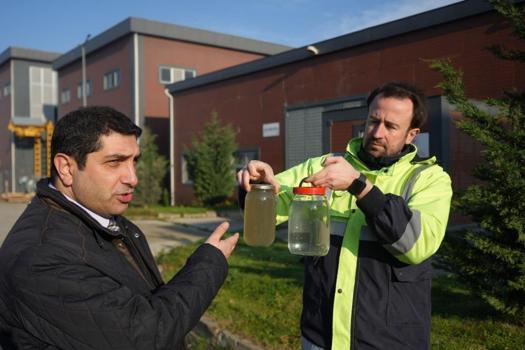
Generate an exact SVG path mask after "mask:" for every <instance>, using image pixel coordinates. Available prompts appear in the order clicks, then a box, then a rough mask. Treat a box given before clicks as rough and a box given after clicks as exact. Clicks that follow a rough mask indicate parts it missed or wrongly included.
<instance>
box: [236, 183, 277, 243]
mask: <svg viewBox="0 0 525 350" xmlns="http://www.w3.org/2000/svg"><path fill="white" fill-rule="evenodd" d="M251 188H252V189H251V191H250V192H248V194H247V195H246V199H245V202H244V233H243V237H244V241H245V242H246V244H248V245H251V246H263V247H267V246H269V245H271V244H272V243H273V241H274V240H275V204H276V200H275V195H274V193H273V186H272V185H269V184H254V185H251Z"/></svg>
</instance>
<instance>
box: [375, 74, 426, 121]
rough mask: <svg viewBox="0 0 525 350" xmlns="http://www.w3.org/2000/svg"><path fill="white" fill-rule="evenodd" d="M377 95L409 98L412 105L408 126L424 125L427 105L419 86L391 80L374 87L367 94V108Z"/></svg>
mask: <svg viewBox="0 0 525 350" xmlns="http://www.w3.org/2000/svg"><path fill="white" fill-rule="evenodd" d="M378 95H382V96H383V97H395V98H409V99H410V100H411V101H412V104H413V105H414V113H413V114H412V121H411V122H410V128H411V129H414V128H420V127H422V126H423V125H425V122H426V121H427V117H428V105H427V99H426V96H425V94H424V93H423V91H421V90H420V89H419V88H417V87H415V86H413V85H411V84H408V83H403V82H391V83H387V84H385V85H381V86H379V87H377V88H375V89H374V90H373V91H372V92H371V93H370V95H369V96H368V98H367V100H366V104H367V105H368V108H370V105H371V104H372V102H373V101H374V99H375V98H376V96H378Z"/></svg>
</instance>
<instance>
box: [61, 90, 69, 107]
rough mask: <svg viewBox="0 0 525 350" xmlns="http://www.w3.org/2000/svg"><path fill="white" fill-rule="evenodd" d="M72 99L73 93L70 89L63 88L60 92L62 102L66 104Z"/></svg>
mask: <svg viewBox="0 0 525 350" xmlns="http://www.w3.org/2000/svg"><path fill="white" fill-rule="evenodd" d="M70 100H71V93H70V91H69V89H64V90H62V92H61V93H60V103H62V104H63V105H64V104H66V103H69V101H70Z"/></svg>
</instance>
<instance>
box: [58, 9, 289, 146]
mask: <svg viewBox="0 0 525 350" xmlns="http://www.w3.org/2000/svg"><path fill="white" fill-rule="evenodd" d="M82 48H84V58H85V75H86V102H87V105H110V106H112V107H114V108H116V109H118V110H119V111H121V112H123V113H124V114H126V115H128V116H129V117H130V118H132V119H133V120H134V121H135V123H136V124H137V125H140V126H144V125H146V126H148V127H150V128H151V129H152V130H153V131H154V132H155V133H156V134H157V135H158V139H157V141H158V144H159V148H160V150H161V152H164V154H165V155H168V153H169V120H168V116H169V99H168V96H167V95H166V94H165V84H169V83H173V82H176V81H180V80H185V79H188V78H193V77H196V76H200V75H203V74H206V73H209V72H212V71H216V70H219V69H223V68H225V67H229V66H234V65H237V64H241V63H244V62H249V61H253V60H255V59H259V58H262V57H266V56H269V55H273V54H276V53H279V52H282V51H285V50H288V49H289V47H287V46H283V45H277V44H273V43H268V42H263V41H258V40H252V39H247V38H243V37H238V36H232V35H225V34H220V33H216V32H210V31H205V30H200V29H195V28H188V27H182V26H178V25H173V24H168V23H161V22H156V21H151V20H147V19H141V18H134V17H130V18H127V19H126V20H124V21H122V22H120V23H118V24H116V25H115V26H113V27H111V28H109V29H107V30H106V31H104V32H103V33H101V34H99V35H97V36H95V37H93V38H91V39H89V40H87V41H86V42H85V43H84V44H82V45H79V46H77V47H75V48H74V49H72V50H71V51H69V52H67V53H65V54H64V55H62V56H60V57H59V58H57V59H56V60H55V61H54V63H53V68H54V69H55V70H56V71H57V72H58V86H59V87H58V89H59V97H60V101H59V106H58V116H59V118H60V117H61V116H63V115H65V114H66V113H68V112H70V111H72V110H74V109H77V108H78V107H80V106H82V103H83V94H82V86H83V85H82V82H83V80H82V73H83V69H82Z"/></svg>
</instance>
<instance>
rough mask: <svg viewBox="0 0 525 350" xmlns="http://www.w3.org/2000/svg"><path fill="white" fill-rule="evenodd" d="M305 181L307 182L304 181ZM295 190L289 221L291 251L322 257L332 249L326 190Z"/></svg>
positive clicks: (314, 188)
mask: <svg viewBox="0 0 525 350" xmlns="http://www.w3.org/2000/svg"><path fill="white" fill-rule="evenodd" d="M303 181H304V179H303ZM303 181H301V183H300V184H299V187H294V189H293V193H294V197H293V200H292V204H291V206H290V214H289V217H288V249H289V250H290V253H292V254H297V255H310V256H323V255H326V254H328V250H329V249H330V213H329V207H328V201H327V199H326V196H325V192H326V191H325V188H324V187H302V186H301V185H302V183H303Z"/></svg>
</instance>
